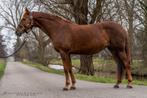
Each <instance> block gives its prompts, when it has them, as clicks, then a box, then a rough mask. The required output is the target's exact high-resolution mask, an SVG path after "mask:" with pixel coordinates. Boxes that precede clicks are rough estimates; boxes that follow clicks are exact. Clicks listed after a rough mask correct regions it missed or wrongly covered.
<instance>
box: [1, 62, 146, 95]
mask: <svg viewBox="0 0 147 98" xmlns="http://www.w3.org/2000/svg"><path fill="white" fill-rule="evenodd" d="M63 85H64V77H63V76H60V75H55V74H49V73H46V72H42V71H40V70H38V69H36V68H32V67H29V66H27V65H24V64H22V63H18V62H8V63H7V68H6V72H5V75H4V77H3V78H2V79H1V81H0V98H147V86H134V88H133V89H126V88H125V85H122V86H121V88H120V89H114V88H112V86H113V84H102V83H93V82H85V81H77V89H76V90H75V91H62V87H63Z"/></svg>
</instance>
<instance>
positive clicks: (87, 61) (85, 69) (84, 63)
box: [79, 55, 94, 75]
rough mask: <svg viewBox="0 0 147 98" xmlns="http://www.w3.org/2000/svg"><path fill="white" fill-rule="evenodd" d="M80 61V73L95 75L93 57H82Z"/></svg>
mask: <svg viewBox="0 0 147 98" xmlns="http://www.w3.org/2000/svg"><path fill="white" fill-rule="evenodd" d="M80 61H81V62H80V65H81V66H80V70H79V72H80V73H82V74H86V75H94V66H93V60H92V55H81V56H80Z"/></svg>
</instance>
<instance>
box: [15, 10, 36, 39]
mask: <svg viewBox="0 0 147 98" xmlns="http://www.w3.org/2000/svg"><path fill="white" fill-rule="evenodd" d="M32 27H33V16H32V13H31V12H29V10H28V9H27V8H26V9H25V12H24V15H23V17H22V19H21V20H20V23H19V24H18V26H17V28H16V35H17V36H21V35H22V34H23V33H27V32H28V31H29V30H31V29H32Z"/></svg>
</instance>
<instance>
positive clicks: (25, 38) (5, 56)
mask: <svg viewBox="0 0 147 98" xmlns="http://www.w3.org/2000/svg"><path fill="white" fill-rule="evenodd" d="M26 41H27V40H26V38H25V39H24V41H23V43H22V44H21V45H20V47H18V48H17V49H16V50H15V51H14V52H13V53H12V54H10V55H7V56H0V58H8V57H10V56H12V55H14V54H16V53H17V52H18V51H19V50H20V49H21V48H22V47H23V46H24V44H25V43H26Z"/></svg>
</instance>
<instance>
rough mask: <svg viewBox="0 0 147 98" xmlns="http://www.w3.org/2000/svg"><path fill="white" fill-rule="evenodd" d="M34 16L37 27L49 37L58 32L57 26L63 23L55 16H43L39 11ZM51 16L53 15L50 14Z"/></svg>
mask: <svg viewBox="0 0 147 98" xmlns="http://www.w3.org/2000/svg"><path fill="white" fill-rule="evenodd" d="M35 14H38V15H36V16H34V19H35V26H37V27H39V28H40V29H41V30H42V31H44V32H45V33H46V34H47V35H48V36H50V38H52V37H53V36H55V33H58V32H57V31H58V28H60V27H61V26H63V25H64V23H62V22H61V21H62V20H61V21H60V20H56V18H54V19H53V18H52V19H51V18H50V16H45V15H44V14H42V15H41V13H40V14H39V13H35ZM52 17H53V16H52Z"/></svg>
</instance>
